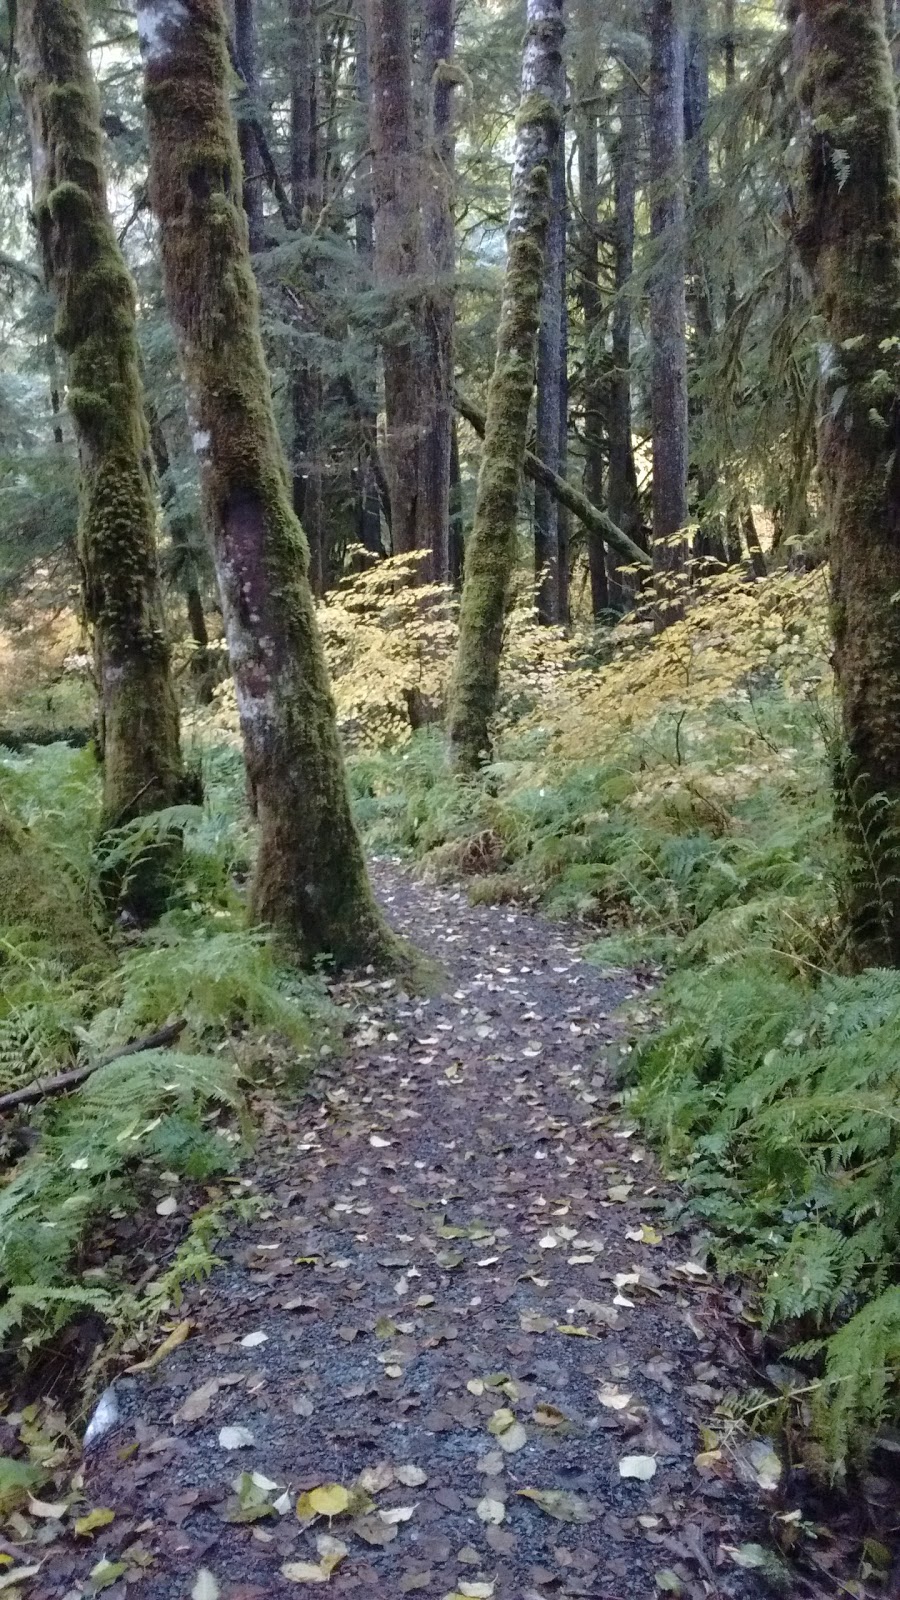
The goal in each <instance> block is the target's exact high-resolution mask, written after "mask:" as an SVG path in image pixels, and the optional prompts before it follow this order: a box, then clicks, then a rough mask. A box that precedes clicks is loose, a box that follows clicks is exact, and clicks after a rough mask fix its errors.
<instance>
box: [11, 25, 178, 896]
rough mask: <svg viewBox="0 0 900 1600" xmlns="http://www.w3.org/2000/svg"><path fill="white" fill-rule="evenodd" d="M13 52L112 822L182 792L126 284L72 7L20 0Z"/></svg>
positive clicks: (82, 32) (91, 86) (92, 91)
mask: <svg viewBox="0 0 900 1600" xmlns="http://www.w3.org/2000/svg"><path fill="white" fill-rule="evenodd" d="M19 54H20V60H21V68H22V72H21V85H22V93H23V97H24V102H25V107H26V111H27V116H28V125H29V131H30V137H31V150H32V166H33V175H34V211H35V219H36V222H37V228H38V234H39V237H40V243H41V250H42V253H43V260H44V268H45V273H46V277H47V282H48V284H49V285H50V287H51V288H52V290H53V292H54V294H55V296H56V301H57V318H56V339H57V342H58V343H59V345H60V346H61V348H62V350H63V351H64V352H65V355H66V360H67V368H68V405H69V410H70V412H71V415H72V421H73V423H74V427H75V433H76V437H77V441H78V455H79V464H80V477H81V483H80V491H81V507H80V517H79V524H78V554H79V560H80V565H81V571H82V578H83V602H84V612H85V616H86V618H87V621H88V624H89V626H90V629H91V634H92V637H93V644H94V653H95V659H96V669H97V682H98V686H99V691H100V715H101V733H102V741H101V742H102V749H103V815H104V820H105V823H106V824H107V825H109V826H114V825H117V824H120V823H122V822H126V821H128V820H129V819H130V818H132V817H134V816H137V815H139V814H140V813H142V812H147V811H152V810H155V809H157V808H159V807H162V806H168V805H171V804H172V803H173V802H175V801H177V800H178V799H179V798H181V797H182V786H183V782H184V776H183V770H182V762H181V750H180V745H179V731H178V707H177V702H176V699H175V693H174V689H173V686H172V677H171V672H170V663H169V652H168V648H167V645H166V638H165V629H164V623H163V611H162V602H161V596H160V587H159V575H158V569H157V551H156V524H157V496H156V488H155V483H154V477H153V466H152V452H151V448H150V436H149V431H148V427H147V422H146V417H145V413H144V404H143V392H142V387H141V378H140V367H139V355H138V344H137V335H136V331H135V308H134V287H133V284H132V281H131V278H130V276H129V273H128V269H127V267H126V265H125V262H124V259H123V257H122V252H121V249H120V247H119V244H118V240H117V238H116V233H115V229H114V228H113V225H112V222H111V219H110V215H109V211H108V209H107V200H106V176H105V172H104V163H103V135H102V132H101V127H100V104H99V99H98V95H97V90H96V86H95V83H94V80H93V76H92V74H91V69H90V63H89V59H88V38H87V25H86V21H85V18H84V14H83V12H82V9H81V5H80V0H25V3H23V4H21V5H20V7H19ZM154 876H155V875H154V874H151V873H148V874H146V875H145V879H144V881H143V887H141V884H140V883H138V882H136V883H135V884H134V885H133V887H132V898H133V899H134V897H135V896H137V898H138V901H139V902H140V900H141V897H142V896H145V895H146V896H149V897H150V898H151V899H155V898H156V890H157V889H158V885H157V886H156V888H154V886H153V879H154ZM136 909H138V910H144V909H151V907H150V905H149V903H148V904H147V905H142V904H140V903H138V904H137V905H136Z"/></svg>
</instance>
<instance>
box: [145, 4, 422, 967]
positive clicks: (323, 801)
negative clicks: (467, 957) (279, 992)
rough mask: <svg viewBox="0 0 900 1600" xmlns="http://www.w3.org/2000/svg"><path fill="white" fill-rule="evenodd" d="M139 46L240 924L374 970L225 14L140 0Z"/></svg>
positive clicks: (379, 950)
mask: <svg viewBox="0 0 900 1600" xmlns="http://www.w3.org/2000/svg"><path fill="white" fill-rule="evenodd" d="M138 33H139V37H140V41H141V50H142V54H143V57H144V66H145V95H144V98H145V104H146V108H147V117H148V126H149V145H150V194H151V201H152V204H153V207H154V210H155V211H156V214H157V217H158V220H159V224H160V245H161V252H162V265H163V279H164V283H165V287H166V294H167V299H168V304H169V312H170V315H171V317H172V322H173V325H174V327H175V330H176V334H177V337H178V340H179V344H180V349H181V358H182V363H183V366H184V372H185V379H186V383H187V389H188V395H189V397H190V403H191V411H192V425H193V428H194V448H195V450H196V452H197V455H198V457H199V460H200V464H201V475H202V482H203V494H204V502H205V508H206V518H207V526H208V527H209V529H210V532H211V536H212V543H213V553H214V559H215V564H216V575H217V578H218V582H219V591H220V595H221V601H222V614H223V617H224V621H225V633H226V638H227V640H228V650H229V656H230V659H231V666H232V671H233V673H234V679H235V688H236V691H237V703H238V712H239V715H240V721H241V732H242V736H243V741H244V754H245V759H246V763H247V775H248V781H249V786H250V792H251V795H252V797H253V800H254V802H255V807H256V813H257V816H258V819H259V853H258V857H257V862H256V868H255V872H254V876H253V881H252V885H251V890H250V907H249V909H250V915H251V916H252V917H253V918H254V920H256V921H262V922H269V923H272V924H273V925H274V926H275V927H276V928H277V929H278V930H279V932H280V933H281V935H282V936H283V937H284V938H285V940H286V941H287V942H288V943H289V944H290V945H291V946H292V947H293V948H294V949H296V950H297V951H298V952H299V953H300V954H301V956H302V957H303V958H305V959H307V960H312V959H313V958H314V957H316V956H318V955H320V954H323V953H326V952H327V953H329V954H330V955H331V956H332V957H333V958H334V959H335V960H336V961H337V962H338V963H340V964H343V963H347V962H353V961H360V960H371V959H379V958H381V957H384V956H385V955H386V954H387V953H388V952H389V951H390V949H391V941H390V936H389V935H388V934H387V932H386V929H385V928H384V925H383V923H382V921H381V918H380V916H379V913H378V911H377V909H376V907H375V903H374V900H373V898H372V894H371V891H370V888H369V883H368V879H367V876H366V870H365V865H364V862H363V856H362V850H361V847H360V843H359V839H358V837H357V834H356V831H355V828H354V826H353V821H352V818H351V815H350V804H349V798H348V794H347V789H346V784H345V779H344V770H343V761H342V757H341V751H340V746H339V743H338V736H337V726H336V722H335V713H334V705H333V702H332V699H331V693H330V688H329V684H328V675H327V670H326V667H325V659H324V655H323V652H322V646H321V642H320V640H319V634H318V629H317V626H316V618H315V610H314V606H313V600H312V594H311V592H310V587H309V580H308V563H309V553H308V549H307V546H306V540H305V538H304V536H303V532H302V529H301V527H300V524H299V523H298V521H297V519H296V517H295V515H294V512H293V509H292V506H291V500H290V493H289V488H288V475H287V468H286V464H285V461H284V458H283V455H282V452H281V447H280V443H279V438H278V431H277V427H276V423H275V416H274V411H273V407H272V398H271V393H270V388H269V379H268V373H267V372H266V367H265V360H264V356H263V350H262V342H261V339H260V329H259V303H258V299H257V293H256V285H255V283H254V279H253V273H252V269H251V264H250V255H249V250H248V242H247V228H246V221H245V217H244V212H243V209H242V205H241V193H240V158H239V152H238V147H237V139H236V135H235V128H234V124H233V121H232V117H231V111H230V107H229V103H228V94H229V76H230V74H229V65H228V53H227V45H226V29H225V18H224V13H223V11H222V7H221V3H220V0H192V3H191V6H190V10H188V9H187V7H186V6H184V5H182V4H180V3H178V4H173V3H172V0H140V4H139V8H138ZM225 330H227V337H223V331H225Z"/></svg>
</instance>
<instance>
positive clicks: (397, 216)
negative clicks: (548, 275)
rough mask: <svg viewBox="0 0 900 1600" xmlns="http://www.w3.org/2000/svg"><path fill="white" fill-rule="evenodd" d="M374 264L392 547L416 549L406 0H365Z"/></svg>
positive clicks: (413, 178) (419, 495) (414, 181)
mask: <svg viewBox="0 0 900 1600" xmlns="http://www.w3.org/2000/svg"><path fill="white" fill-rule="evenodd" d="M367 31H368V43H369V70H370V75H371V80H372V94H371V109H372V152H373V160H372V188H373V194H374V200H375V269H376V277H377V281H378V286H379V288H380V289H381V291H382V295H383V297H384V299H385V301H386V303H387V310H386V327H385V330H384V333H383V337H382V359H383V364H384V409H385V425H386V426H385V452H384V453H385V467H386V471H387V477H388V483H389V486H390V495H391V538H392V544H393V550H394V554H395V555H401V554H405V553H406V552H407V551H410V550H416V549H424V548H425V547H426V540H425V539H424V537H423V532H422V529H423V522H422V517H423V511H424V506H425V495H424V492H423V465H422V450H421V442H422V435H421V410H422V399H423V395H427V392H428V384H427V381H426V380H425V377H424V350H425V340H424V337H423V327H422V305H421V290H422V279H423V268H424V248H423V239H422V221H421V208H420V199H421V188H422V171H421V160H420V157H419V153H418V151H417V150H416V148H415V132H414V126H413V91H412V46H411V39H410V19H409V3H408V0H369V13H368V28H367Z"/></svg>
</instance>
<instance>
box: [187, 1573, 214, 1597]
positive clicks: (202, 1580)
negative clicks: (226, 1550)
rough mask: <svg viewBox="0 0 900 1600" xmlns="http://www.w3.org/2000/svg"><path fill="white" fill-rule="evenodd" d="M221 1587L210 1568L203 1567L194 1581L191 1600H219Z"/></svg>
mask: <svg viewBox="0 0 900 1600" xmlns="http://www.w3.org/2000/svg"><path fill="white" fill-rule="evenodd" d="M220 1592H221V1591H220V1589H219V1585H218V1583H217V1581H216V1578H215V1576H214V1575H213V1573H211V1572H210V1570H209V1567H201V1568H200V1571H199V1572H198V1573H197V1576H196V1578H195V1580H194V1587H193V1589H192V1590H191V1600H219V1594H220Z"/></svg>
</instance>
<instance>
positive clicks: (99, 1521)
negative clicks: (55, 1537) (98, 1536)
mask: <svg viewBox="0 0 900 1600" xmlns="http://www.w3.org/2000/svg"><path fill="white" fill-rule="evenodd" d="M115 1516H116V1513H115V1512H114V1511H110V1510H108V1509H107V1508H106V1507H105V1506H100V1507H98V1508H97V1510H96V1511H89V1512H88V1513H87V1515H86V1516H83V1517H78V1518H77V1520H76V1521H75V1522H74V1523H73V1525H72V1526H73V1527H74V1529H75V1532H76V1533H77V1534H79V1535H80V1537H81V1538H83V1539H87V1538H90V1536H91V1534H92V1533H96V1531H97V1529H98V1528H105V1527H107V1526H108V1525H109V1523H110V1522H114V1521H115Z"/></svg>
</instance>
